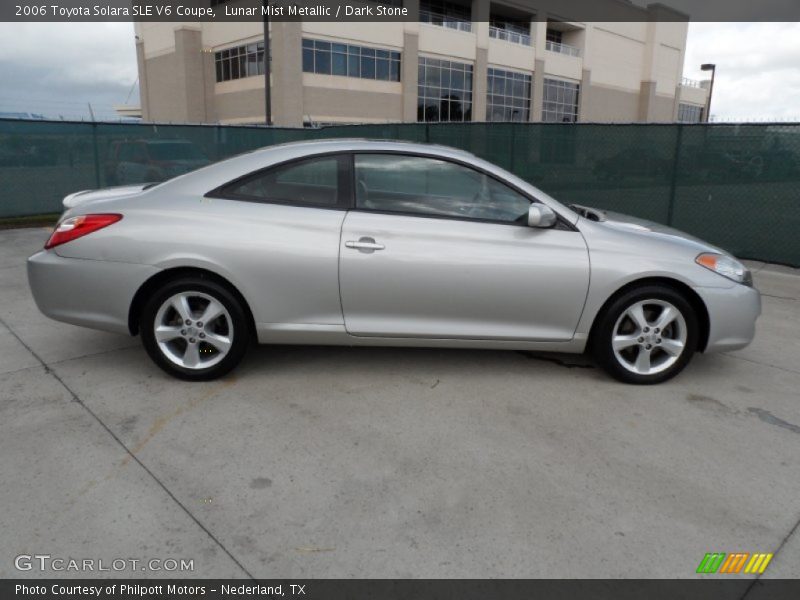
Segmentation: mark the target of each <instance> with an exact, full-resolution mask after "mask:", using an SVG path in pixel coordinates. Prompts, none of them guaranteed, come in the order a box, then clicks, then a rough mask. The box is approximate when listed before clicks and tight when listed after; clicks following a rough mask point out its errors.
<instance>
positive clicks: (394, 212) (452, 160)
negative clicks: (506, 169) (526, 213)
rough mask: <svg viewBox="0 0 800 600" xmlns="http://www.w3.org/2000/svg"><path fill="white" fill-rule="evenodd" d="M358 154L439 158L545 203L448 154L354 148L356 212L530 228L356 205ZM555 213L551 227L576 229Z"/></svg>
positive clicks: (353, 182)
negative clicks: (554, 222)
mask: <svg viewBox="0 0 800 600" xmlns="http://www.w3.org/2000/svg"><path fill="white" fill-rule="evenodd" d="M359 154H369V155H375V154H378V155H387V154H390V155H397V156H411V157H415V158H432V159H434V160H441V161H444V162H449V163H452V164H455V165H459V166H461V167H465V168H467V169H472V170H473V171H476V172H478V173H481V174H482V175H486V176H488V177H490V178H492V179H494V180H495V181H497V182H498V183H500V184H502V185H505V186H506V187H508V188H510V189H512V190H513V191H514V192H516V193H518V194H519V195H521V196H522V197H524V198H527V199H528V201H529V202H530V203H531V204H545V203H544V202H542V201H541V200H539V199H538V198H536V197H535V196H532V195H531V194H529V193H528V192H526V191H524V190H522V189H521V188H519V187H518V186H516V185H514V184H513V183H511V182H510V181H507V180H505V179H502V178H500V177H499V176H497V175H495V174H494V173H492V172H490V171H488V170H486V169H483V168H481V167H479V166H477V165H473V164H472V163H469V162H467V161H463V160H458V159H457V158H452V157H450V156H441V155H439V154H425V153H420V152H409V151H407V150H355V151H352V152H351V155H352V159H351V169H350V171H351V173H352V178H353V179H352V185H351V187H352V191H351V193H352V199H351V202H352V208H351V209H350V210H353V211H356V212H366V213H373V214H376V215H395V216H402V217H418V218H421V219H441V220H445V221H464V222H467V223H488V224H492V225H507V226H511V227H524V228H526V229H530V227H529V226H528V224H527V223H518V222H516V221H499V220H496V219H476V218H474V217H465V216H458V215H432V214H431V215H429V214H425V213H415V212H405V211H402V210H374V209H370V208H361V207H359V206H357V205H356V156H357V155H359ZM553 212H555V213H556V224H555V225H554V226H553V227H551V229H563V230H568V231H578V228H577V227H575V226H574V225H573V224H572V223H570V222H569V221H568V220H567V219H565V218H564V217H562V216H561V214H560V213H559V212H558V211H555V210H554V211H553Z"/></svg>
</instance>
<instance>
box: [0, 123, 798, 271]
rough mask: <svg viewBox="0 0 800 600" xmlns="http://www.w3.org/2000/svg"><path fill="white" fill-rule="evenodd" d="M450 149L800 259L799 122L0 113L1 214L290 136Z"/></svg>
mask: <svg viewBox="0 0 800 600" xmlns="http://www.w3.org/2000/svg"><path fill="white" fill-rule="evenodd" d="M334 137H361V138H373V139H396V140H410V141H415V142H429V143H436V144H445V145H448V146H455V147H458V148H463V149H465V150H468V151H470V152H472V153H474V154H476V155H477V156H480V157H481V158H485V159H487V160H489V161H491V162H493V163H495V164H498V165H500V166H502V167H504V168H506V169H508V170H510V171H512V172H513V173H515V174H517V175H519V176H520V177H522V178H524V179H525V180H527V181H529V182H531V183H533V184H534V185H536V186H538V187H540V188H541V189H543V190H544V191H546V192H548V193H549V194H551V195H553V196H554V197H556V198H558V199H559V200H561V201H563V202H565V203H578V204H585V205H588V206H593V207H597V208H601V209H606V210H612V211H618V212H622V213H627V214H630V215H634V216H638V217H642V218H646V219H651V220H653V221H657V222H659V223H665V224H669V225H672V226H674V227H676V228H678V229H681V230H683V231H686V232H688V233H691V234H694V235H696V236H697V237H700V238H703V239H705V240H707V241H709V242H711V243H713V244H715V245H717V246H720V247H722V248H725V249H726V250H728V251H730V252H732V253H734V254H735V255H737V256H740V257H743V258H752V259H757V260H764V261H770V262H778V263H783V264H789V265H793V266H800V235H799V234H800V125H794V124H711V125H706V124H699V125H677V124H676V125H656V124H630V125H599V124H597V125H595V124H544V123H513V124H511V123H447V124H444V123H443V124H389V125H347V126H337V127H324V128H320V129H282V128H265V127H239V126H217V125H153V124H122V123H71V122H57V121H20V120H0V182H2V186H0V217H15V216H29V215H39V214H47V213H58V212H61V210H62V207H61V199H62V198H63V197H64V196H65V195H67V194H69V193H72V192H75V191H78V190H83V189H93V188H99V187H106V186H111V185H125V184H129V183H130V184H134V183H144V182H152V181H160V180H163V179H167V178H169V177H172V176H175V175H179V174H181V173H184V172H188V171H190V170H192V169H195V168H198V167H200V166H203V165H205V164H208V163H210V162H213V161H216V160H220V159H222V158H226V157H228V156H232V155H235V154H239V153H242V152H246V151H249V150H253V149H255V148H260V147H262V146H268V145H272V144H279V143H283V142H291V141H298V140H309V139H321V138H334Z"/></svg>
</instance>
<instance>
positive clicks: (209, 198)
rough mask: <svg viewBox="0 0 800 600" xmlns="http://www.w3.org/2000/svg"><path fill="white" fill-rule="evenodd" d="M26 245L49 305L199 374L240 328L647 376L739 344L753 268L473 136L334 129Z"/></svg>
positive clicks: (237, 342)
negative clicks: (620, 210) (495, 352)
mask: <svg viewBox="0 0 800 600" xmlns="http://www.w3.org/2000/svg"><path fill="white" fill-rule="evenodd" d="M64 204H65V206H66V207H67V210H66V212H65V213H64V215H63V216H62V218H61V220H60V222H59V223H58V225H57V226H56V228H55V231H54V232H53V234H52V236H51V237H50V239H49V240H48V241H47V244H46V245H45V248H44V250H42V251H41V252H38V253H37V254H35V255H33V256H31V257H30V258H29V259H28V277H29V280H30V286H31V289H32V290H33V295H34V298H35V299H36V303H37V304H38V306H39V309H40V310H41V311H42V312H43V313H44V314H46V315H48V316H49V317H52V318H54V319H58V320H61V321H66V322H68V323H74V324H77V325H83V326H86V327H93V328H97V329H103V330H108V331H113V332H120V333H126V334H131V335H137V334H139V335H141V338H142V342H143V344H144V347H145V349H146V351H147V352H148V354H149V355H150V356H151V358H152V359H153V360H154V361H155V363H156V364H157V365H158V366H159V367H161V368H162V369H164V370H165V371H166V372H168V373H170V374H172V375H174V376H176V377H180V378H183V379H189V380H207V379H212V378H215V377H219V376H221V375H223V374H225V373H226V372H228V371H230V370H231V369H232V368H233V367H234V366H236V364H237V363H238V362H239V361H240V360H241V358H242V356H243V355H244V353H245V350H246V349H247V347H248V345H249V344H250V343H251V342H252V341H254V340H257V341H258V342H260V343H264V344H338V345H370V346H441V347H468V348H495V349H514V350H534V351H556V352H572V353H581V352H584V351H587V350H589V351H591V353H592V354H593V355H594V356H595V358H596V360H597V361H598V362H599V363H600V364H601V365H602V366H603V367H604V368H605V369H606V370H607V371H608V372H609V373H610V374H611V375H612V376H614V377H616V378H618V379H620V380H622V381H625V382H630V383H657V382H660V381H664V380H666V379H668V378H670V377H672V376H674V375H675V374H677V373H678V372H679V371H681V369H683V368H684V367H685V366H686V364H687V363H688V362H689V360H690V359H691V357H692V355H693V354H694V353H695V352H696V351H702V352H719V351H723V350H733V349H737V348H742V347H744V346H746V345H747V344H748V343H749V342H750V341H751V340H752V338H753V335H754V330H755V321H756V318H757V317H758V315H759V313H760V309H761V303H760V296H759V293H758V291H757V290H755V289H754V288H753V287H752V279H751V275H750V272H749V271H748V270H747V269H746V268H745V267H744V266H743V265H742V264H741V263H740V262H739V261H737V260H736V259H735V258H733V257H732V256H730V255H729V254H726V253H725V252H724V251H722V250H720V249H718V248H715V247H713V246H710V245H709V244H707V243H704V242H702V241H700V240H697V239H694V238H692V237H690V236H688V235H685V234H683V233H680V232H678V231H675V230H672V229H668V228H665V227H661V226H658V225H656V224H654V223H649V222H645V221H640V220H637V219H633V218H630V217H624V216H622V215H616V214H612V213H603V212H600V211H596V210H593V209H588V208H585V207H580V206H570V207H568V206H565V205H563V204H561V203H559V202H557V201H556V200H554V199H553V198H551V197H550V196H548V195H547V194H545V193H543V192H542V191H541V190H539V189H537V188H536V187H534V186H532V185H530V184H529V183H527V182H525V181H524V180H522V179H520V178H519V177H516V176H514V175H512V174H511V173H508V172H506V171H504V170H503V169H500V168H499V167H497V166H495V165H492V164H490V163H488V162H486V161H484V160H481V159H479V158H477V157H475V156H473V155H472V154H469V153H467V152H463V151H460V150H455V149H451V148H446V147H442V146H432V145H425V144H413V143H404V142H383V141H367V140H330V141H315V142H302V143H292V144H285V145H278V146H272V147H268V148H264V149H262V150H258V151H255V152H251V153H249V154H245V155H242V156H238V157H235V158H232V159H229V160H225V161H222V162H219V163H216V164H214V165H211V166H208V167H205V168H202V169H200V170H198V171H195V172H193V173H189V174H187V175H182V176H180V177H177V178H175V179H172V180H169V181H166V182H163V183H160V184H157V185H152V184H151V185H146V186H145V185H140V186H128V187H122V188H111V189H107V190H99V191H88V192H79V193H77V194H73V195H71V196H68V197H67V198H65V200H64Z"/></svg>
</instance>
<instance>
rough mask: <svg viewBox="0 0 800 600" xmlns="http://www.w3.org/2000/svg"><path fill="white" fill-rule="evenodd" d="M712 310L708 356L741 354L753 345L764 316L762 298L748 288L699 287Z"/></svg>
mask: <svg viewBox="0 0 800 600" xmlns="http://www.w3.org/2000/svg"><path fill="white" fill-rule="evenodd" d="M695 291H696V292H697V293H698V294H699V295H700V297H701V298H702V299H703V302H705V304H706V308H708V320H709V331H708V344H707V345H706V348H705V352H724V351H726V350H739V349H740V348H744V347H745V346H747V345H748V344H749V343H750V342H752V341H753V336H755V333H756V319H758V316H759V315H760V314H761V294H760V293H759V292H758V290H757V289H755V288H751V287H747V286H744V285H738V284H737V285H734V286H733V287H730V288H707V287H698V288H695Z"/></svg>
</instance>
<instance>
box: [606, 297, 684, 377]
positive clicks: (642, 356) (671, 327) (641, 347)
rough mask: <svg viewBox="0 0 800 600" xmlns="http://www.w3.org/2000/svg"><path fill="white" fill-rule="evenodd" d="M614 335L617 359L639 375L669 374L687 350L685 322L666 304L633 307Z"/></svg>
mask: <svg viewBox="0 0 800 600" xmlns="http://www.w3.org/2000/svg"><path fill="white" fill-rule="evenodd" d="M612 331H613V333H612V339H611V346H612V348H613V350H614V356H615V358H616V359H617V361H618V362H619V364H620V365H621V366H622V367H623V368H625V369H627V370H628V371H630V372H631V373H635V374H637V375H655V374H658V373H662V372H663V371H666V370H667V369H669V368H670V367H671V366H672V365H674V364H675V363H676V362H677V361H678V359H679V358H680V357H681V355H682V354H683V353H684V351H685V350H686V340H687V335H688V334H687V327H686V319H685V318H684V316H683V314H682V313H681V311H680V310H678V308H676V307H675V305H674V304H672V303H670V302H667V301H666V300H657V299H650V300H641V301H638V302H635V303H634V304H631V305H630V306H629V307H628V308H627V309H626V310H625V311H623V312H622V314H621V315H620V317H619V318H618V319H617V322H616V324H615V325H614V328H613V330H612Z"/></svg>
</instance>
